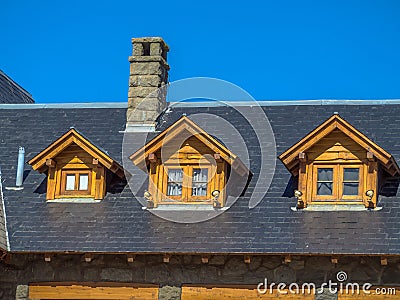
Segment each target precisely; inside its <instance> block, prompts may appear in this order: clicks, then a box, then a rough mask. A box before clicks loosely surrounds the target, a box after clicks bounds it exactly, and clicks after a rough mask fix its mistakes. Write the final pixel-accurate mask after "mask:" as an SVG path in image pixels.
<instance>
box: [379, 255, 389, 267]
mask: <svg viewBox="0 0 400 300" xmlns="http://www.w3.org/2000/svg"><path fill="white" fill-rule="evenodd" d="M387 264H388V260H387V258H386V257H385V256H382V257H381V265H382V266H387Z"/></svg>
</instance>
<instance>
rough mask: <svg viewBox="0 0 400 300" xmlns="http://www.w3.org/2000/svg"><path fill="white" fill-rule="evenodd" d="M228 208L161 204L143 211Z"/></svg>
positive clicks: (209, 205) (223, 208)
mask: <svg viewBox="0 0 400 300" xmlns="http://www.w3.org/2000/svg"><path fill="white" fill-rule="evenodd" d="M228 208H229V207H221V208H214V207H213V206H212V204H159V205H158V206H157V207H155V208H147V207H142V209H143V210H152V211H216V210H217V211H218V210H227V209H228Z"/></svg>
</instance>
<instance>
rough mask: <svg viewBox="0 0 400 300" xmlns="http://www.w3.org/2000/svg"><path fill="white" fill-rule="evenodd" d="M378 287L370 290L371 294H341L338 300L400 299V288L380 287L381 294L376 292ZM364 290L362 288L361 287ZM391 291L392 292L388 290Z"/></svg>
mask: <svg viewBox="0 0 400 300" xmlns="http://www.w3.org/2000/svg"><path fill="white" fill-rule="evenodd" d="M376 288H377V287H372V288H370V289H369V291H370V294H365V293H363V292H362V290H361V291H360V294H359V295H357V294H356V293H354V294H351V293H349V294H346V293H345V292H344V293H339V294H338V300H363V299H367V300H368V299H370V300H399V299H400V288H399V287H379V289H380V290H379V292H378V293H377V291H376ZM360 289H362V286H361V287H360ZM388 289H390V290H388Z"/></svg>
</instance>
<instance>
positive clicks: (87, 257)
mask: <svg viewBox="0 0 400 300" xmlns="http://www.w3.org/2000/svg"><path fill="white" fill-rule="evenodd" d="M84 258H85V262H87V263H90V262H91V261H92V259H93V255H92V254H91V253H85V257H84Z"/></svg>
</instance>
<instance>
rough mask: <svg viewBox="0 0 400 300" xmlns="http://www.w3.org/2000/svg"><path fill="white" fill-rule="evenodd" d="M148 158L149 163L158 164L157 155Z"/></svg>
mask: <svg viewBox="0 0 400 300" xmlns="http://www.w3.org/2000/svg"><path fill="white" fill-rule="evenodd" d="M148 158H149V161H150V162H152V163H155V162H157V155H155V153H150V154H149V157H148Z"/></svg>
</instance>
